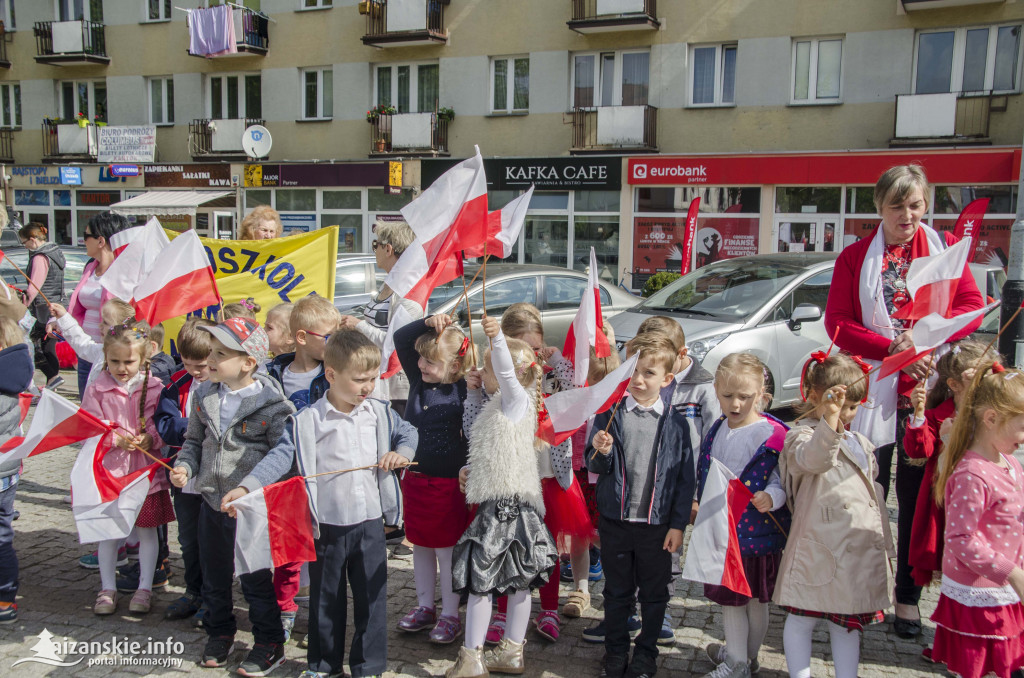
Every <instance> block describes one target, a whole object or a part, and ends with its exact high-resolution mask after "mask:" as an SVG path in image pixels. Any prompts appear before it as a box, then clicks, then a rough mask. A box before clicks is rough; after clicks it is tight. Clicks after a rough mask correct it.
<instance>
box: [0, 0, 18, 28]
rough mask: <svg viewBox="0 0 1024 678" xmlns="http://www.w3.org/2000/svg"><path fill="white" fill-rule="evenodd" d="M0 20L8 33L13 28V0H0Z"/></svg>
mask: <svg viewBox="0 0 1024 678" xmlns="http://www.w3.org/2000/svg"><path fill="white" fill-rule="evenodd" d="M0 21H3V22H4V30H5V31H7V32H8V33H10V32H11V31H13V30H14V29H15V24H14V0H0Z"/></svg>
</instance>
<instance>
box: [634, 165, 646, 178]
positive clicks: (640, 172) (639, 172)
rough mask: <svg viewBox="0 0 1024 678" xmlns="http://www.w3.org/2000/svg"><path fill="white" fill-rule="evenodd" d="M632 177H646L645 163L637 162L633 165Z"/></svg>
mask: <svg viewBox="0 0 1024 678" xmlns="http://www.w3.org/2000/svg"><path fill="white" fill-rule="evenodd" d="M633 178H634V179H646V178H647V163H643V162H638V163H637V164H635V165H633Z"/></svg>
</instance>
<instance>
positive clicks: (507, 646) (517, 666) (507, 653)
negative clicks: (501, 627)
mask: <svg viewBox="0 0 1024 678" xmlns="http://www.w3.org/2000/svg"><path fill="white" fill-rule="evenodd" d="M525 645H526V641H525V640H524V641H523V642H521V643H513V642H512V641H511V640H509V639H508V638H502V639H501V642H500V643H498V646H497V647H496V648H494V649H492V650H488V651H487V652H484V664H486V665H487V670H488V671H493V672H494V673H515V674H519V673H522V672H523V671H524V670H525V669H524V661H523V646H525Z"/></svg>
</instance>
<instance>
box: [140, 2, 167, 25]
mask: <svg viewBox="0 0 1024 678" xmlns="http://www.w3.org/2000/svg"><path fill="white" fill-rule="evenodd" d="M171 2H172V0H147V2H146V5H147V11H146V20H147V21H170V20H171V10H172V9H173V7H172V5H171Z"/></svg>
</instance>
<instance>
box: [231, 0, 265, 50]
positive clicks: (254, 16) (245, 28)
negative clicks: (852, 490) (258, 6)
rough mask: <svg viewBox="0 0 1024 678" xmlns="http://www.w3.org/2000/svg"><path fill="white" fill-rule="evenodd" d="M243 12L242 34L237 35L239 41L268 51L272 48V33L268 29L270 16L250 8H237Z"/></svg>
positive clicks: (240, 43)
mask: <svg viewBox="0 0 1024 678" xmlns="http://www.w3.org/2000/svg"><path fill="white" fill-rule="evenodd" d="M235 11H237V12H241V13H242V35H241V36H237V42H238V44H239V45H240V46H241V45H246V46H247V47H253V48H255V49H258V50H263V51H266V50H267V49H269V48H270V33H269V31H268V29H267V26H268V24H269V23H270V21H269V19H268V17H267V16H266V15H264V14H263V13H262V12H257V11H256V10H252V9H249V8H248V7H245V8H242V9H237V8H236V9H235Z"/></svg>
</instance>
